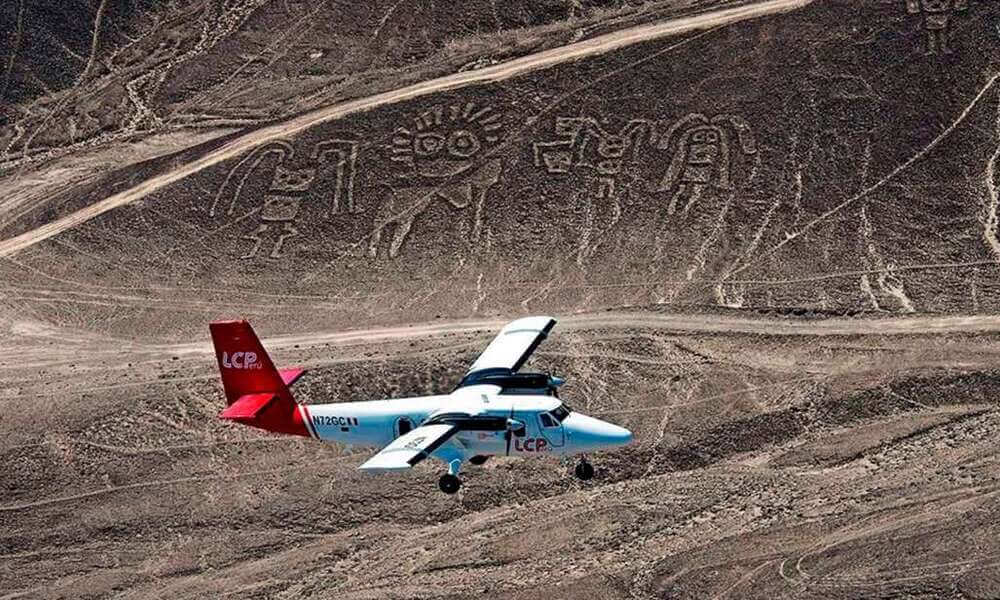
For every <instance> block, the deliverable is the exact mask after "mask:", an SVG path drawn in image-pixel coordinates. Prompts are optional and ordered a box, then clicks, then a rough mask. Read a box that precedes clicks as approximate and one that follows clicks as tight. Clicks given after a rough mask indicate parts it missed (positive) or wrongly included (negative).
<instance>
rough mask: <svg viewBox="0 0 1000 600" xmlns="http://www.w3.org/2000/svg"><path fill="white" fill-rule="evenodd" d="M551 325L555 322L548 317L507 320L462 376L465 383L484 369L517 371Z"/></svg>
mask: <svg viewBox="0 0 1000 600" xmlns="http://www.w3.org/2000/svg"><path fill="white" fill-rule="evenodd" d="M555 324H556V320H555V319H553V318H552V317H525V318H523V319H518V320H516V321H511V322H510V323H508V324H507V325H506V326H504V328H503V329H501V330H500V333H498V334H497V336H496V337H495V338H493V341H491V342H490V344H489V346H486V349H485V350H483V353H482V354H480V355H479V358H477V359H476V362H474V363H472V367H470V368H469V372H468V373H466V374H465V380H469V376H470V375H472V374H473V373H475V372H477V371H484V370H486V369H509V370H510V371H511V372H513V371H517V370H518V369H520V368H521V365H523V364H524V363H525V361H527V360H528V357H529V356H531V353H532V352H534V351H535V348H537V347H538V344H541V343H542V340H544V339H545V336H547V335H548V334H549V331H552V328H553V327H555Z"/></svg>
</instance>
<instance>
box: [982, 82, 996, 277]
mask: <svg viewBox="0 0 1000 600" xmlns="http://www.w3.org/2000/svg"><path fill="white" fill-rule="evenodd" d="M996 132H997V136H998V137H1000V98H998V102H997V120H996ZM997 157H1000V144H997V148H996V150H995V151H994V152H993V155H992V156H990V160H989V161H988V162H987V163H986V173H985V175H984V177H985V179H986V191H987V193H988V194H989V196H988V198H987V205H986V219H985V221H986V222H985V223H983V238H984V239H985V240H986V244H987V245H988V246H989V248H990V250H991V251H992V252H993V255H994V256H996V257H997V262H1000V240H998V239H997V203H998V193H997V187H996V164H997Z"/></svg>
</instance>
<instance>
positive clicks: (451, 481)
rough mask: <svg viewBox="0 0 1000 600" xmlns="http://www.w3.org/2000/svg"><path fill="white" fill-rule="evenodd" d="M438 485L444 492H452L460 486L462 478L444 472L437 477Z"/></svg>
mask: <svg viewBox="0 0 1000 600" xmlns="http://www.w3.org/2000/svg"><path fill="white" fill-rule="evenodd" d="M438 487H439V488H441V491H442V492H444V493H446V494H454V493H455V492H457V491H458V488H460V487H462V480H461V479H459V478H458V477H455V476H454V475H452V474H450V473H445V474H444V475H442V476H441V479H438Z"/></svg>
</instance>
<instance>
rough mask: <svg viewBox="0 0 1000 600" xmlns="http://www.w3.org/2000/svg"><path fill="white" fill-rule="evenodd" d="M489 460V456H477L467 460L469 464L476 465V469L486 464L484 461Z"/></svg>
mask: <svg viewBox="0 0 1000 600" xmlns="http://www.w3.org/2000/svg"><path fill="white" fill-rule="evenodd" d="M489 459H490V457H489V456H483V455H482V454H477V455H475V456H473V457H472V458H470V459H469V464H473V465H476V466H477V467H479V466H482V465H484V464H486V461H488V460H489Z"/></svg>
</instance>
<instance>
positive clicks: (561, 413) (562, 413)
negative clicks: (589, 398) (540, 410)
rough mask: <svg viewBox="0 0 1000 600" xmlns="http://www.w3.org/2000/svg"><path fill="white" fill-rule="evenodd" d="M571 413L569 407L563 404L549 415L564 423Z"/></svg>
mask: <svg viewBox="0 0 1000 600" xmlns="http://www.w3.org/2000/svg"><path fill="white" fill-rule="evenodd" d="M569 412H570V411H569V407H568V406H566V405H565V404H562V405H559V406H557V407H556V408H554V409H553V410H552V411H551V412H550V413H549V414H550V415H552V416H553V417H555V420H556V421H559V422H560V423H562V422H563V420H565V419H566V417H568V416H569Z"/></svg>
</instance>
